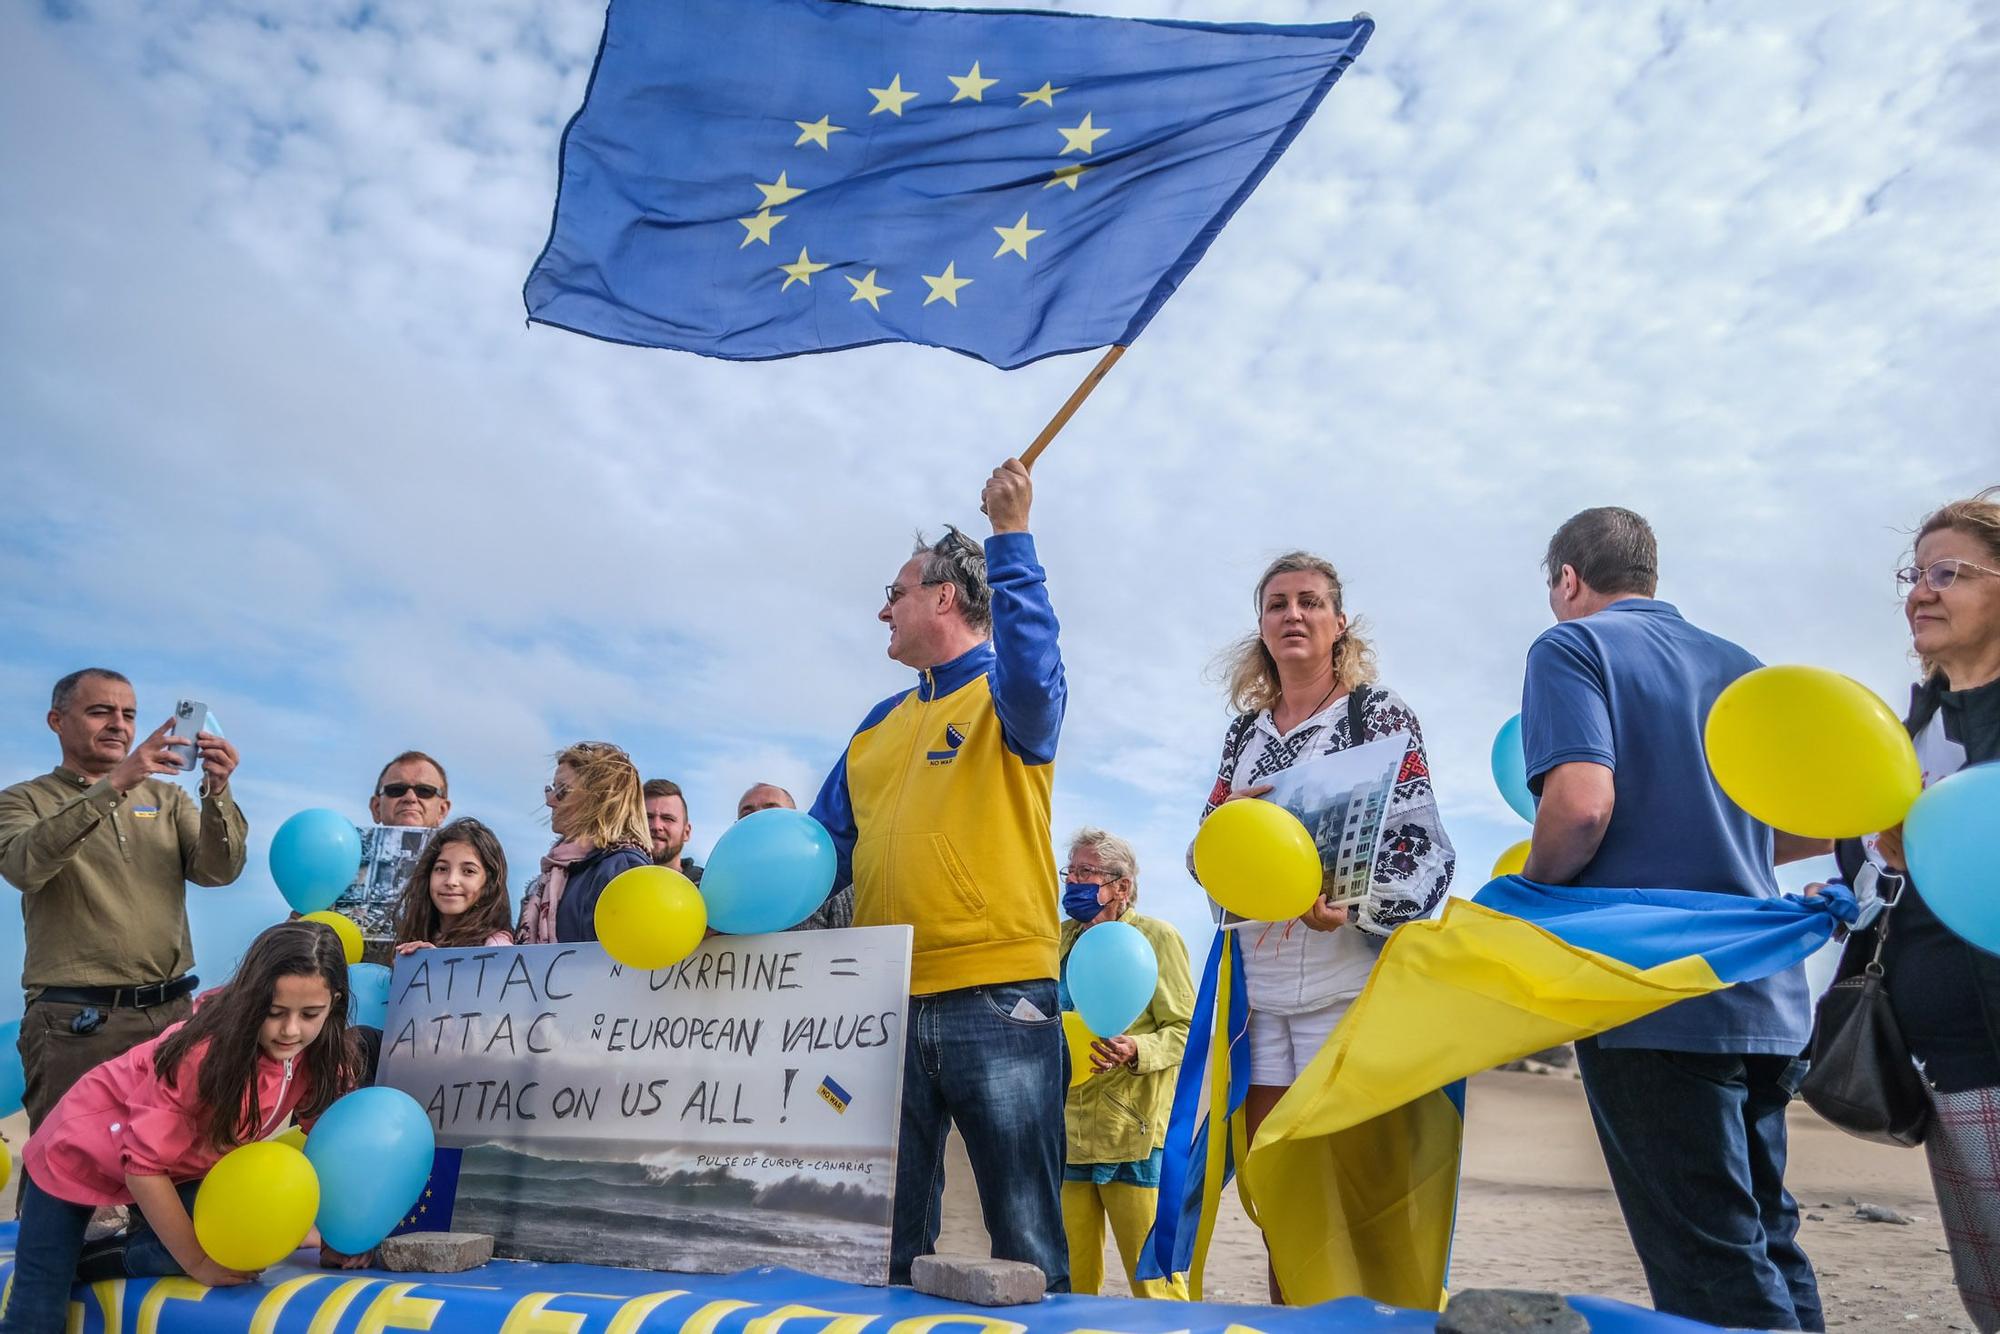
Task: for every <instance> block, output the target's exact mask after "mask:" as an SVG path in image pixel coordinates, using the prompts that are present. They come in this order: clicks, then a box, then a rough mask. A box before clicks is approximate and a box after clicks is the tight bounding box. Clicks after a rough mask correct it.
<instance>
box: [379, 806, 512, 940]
mask: <svg viewBox="0 0 2000 1334" xmlns="http://www.w3.org/2000/svg"><path fill="white" fill-rule="evenodd" d="M508 921H509V917H508V912H507V853H506V852H505V850H503V849H502V848H501V846H500V839H499V837H498V836H497V835H495V834H494V832H493V831H492V830H491V829H488V828H487V827H486V826H485V825H483V824H481V823H480V822H479V821H477V820H472V819H462V820H453V821H452V822H451V823H450V824H448V825H446V826H445V827H444V828H442V829H440V830H438V831H437V833H435V834H433V835H431V841H430V842H429V843H427V844H425V845H424V850H423V852H422V854H421V855H419V856H418V858H417V864H416V866H415V867H413V868H412V869H411V871H410V880H409V883H408V884H406V885H404V886H403V901H402V903H401V904H400V905H398V907H397V909H396V953H398V954H409V953H412V952H414V951H416V950H425V949H431V948H433V947H436V948H438V949H461V948H465V947H467V946H476V945H511V944H513V943H514V933H513V932H512V931H510V930H509V929H508V927H507V923H508Z"/></svg>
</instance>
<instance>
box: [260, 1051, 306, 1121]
mask: <svg viewBox="0 0 2000 1334" xmlns="http://www.w3.org/2000/svg"><path fill="white" fill-rule="evenodd" d="M297 1059H298V1058H297V1057H296V1056H287V1057H286V1058H285V1079H284V1082H283V1083H281V1084H279V1085H278V1100H277V1102H275V1103H273V1104H272V1105H271V1115H270V1116H269V1117H267V1118H266V1119H265V1121H264V1126H263V1128H262V1129H261V1130H259V1131H258V1132H257V1138H258V1139H266V1138H268V1137H269V1136H270V1134H271V1128H272V1127H273V1126H275V1125H277V1124H278V1118H279V1117H280V1116H282V1115H284V1106H285V1095H286V1094H287V1093H289V1092H291V1089H292V1062H293V1061H295V1060H297Z"/></svg>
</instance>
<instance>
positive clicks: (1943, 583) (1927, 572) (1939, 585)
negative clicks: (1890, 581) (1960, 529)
mask: <svg viewBox="0 0 2000 1334" xmlns="http://www.w3.org/2000/svg"><path fill="white" fill-rule="evenodd" d="M1966 570H1970V571H1972V572H1973V573H1974V574H1992V575H2000V570H1989V569H1987V568H1986V567H1985V566H1984V565H1975V564H1973V563H1972V562H1971V561H1969V560H1959V559H1957V558H1956V557H1954V558H1951V559H1948V560H1934V561H1932V562H1931V563H1930V564H1929V565H1906V566H1904V567H1903V568H1902V569H1900V570H1898V571H1896V586H1897V587H1898V588H1901V589H1903V590H1905V591H1909V590H1912V589H1914V588H1916V586H1917V585H1918V584H1920V583H1921V584H1922V585H1923V586H1924V587H1926V588H1928V589H1930V590H1931V592H1933V593H1942V592H1944V591H1945V589H1947V588H1950V587H1951V586H1952V585H1953V584H1955V583H1957V582H1958V576H1959V575H1960V573H1962V572H1963V571H1966Z"/></svg>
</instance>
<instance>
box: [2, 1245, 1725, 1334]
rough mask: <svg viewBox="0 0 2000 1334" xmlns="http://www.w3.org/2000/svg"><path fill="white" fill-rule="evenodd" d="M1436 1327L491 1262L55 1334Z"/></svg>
mask: <svg viewBox="0 0 2000 1334" xmlns="http://www.w3.org/2000/svg"><path fill="white" fill-rule="evenodd" d="M14 1228H15V1225H14V1224H12V1223H0V1282H4V1281H5V1280H6V1279H7V1278H9V1277H11V1275H12V1273H13V1256H12V1252H13V1249H14ZM669 1258H670V1257H664V1256H663V1257H662V1263H666V1262H667V1260H668V1259H669ZM1570 1302H1571V1304H1572V1305H1573V1306H1575V1307H1576V1308H1577V1310H1578V1311H1580V1312H1582V1313H1583V1314H1584V1316H1585V1317H1586V1318H1587V1319H1588V1320H1589V1321H1590V1327H1591V1329H1592V1330H1593V1331H1594V1334H1699V1332H1700V1331H1703V1330H1707V1329H1708V1328H1709V1327H1708V1326H1706V1325H1701V1324H1696V1323H1694V1322H1692V1321H1688V1320H1682V1319H1679V1318H1678V1317H1675V1316H1663V1315H1656V1314H1654V1313H1653V1312H1651V1311H1645V1310H1641V1309H1639V1308H1638V1307H1636V1306H1628V1305H1626V1304H1625V1303H1623V1302H1615V1301H1611V1300H1609V1299H1608V1298H1602V1297H1573V1298H1571V1299H1570ZM1436 1324H1437V1315H1436V1313H1435V1312H1432V1311H1399V1310H1395V1309H1393V1308H1391V1307H1386V1306H1382V1305H1379V1304H1377V1303H1375V1302H1369V1301H1362V1300H1360V1299H1359V1298H1351V1299H1349V1300H1346V1301H1340V1302H1334V1303H1331V1304H1329V1305H1325V1306H1319V1307H1314V1308H1311V1309H1308V1310H1290V1309H1285V1308H1273V1307H1268V1306H1216V1305H1202V1304H1198V1303H1189V1302H1148V1301H1134V1300H1132V1299H1129V1298H1122V1297H1074V1296H1051V1297H1050V1298H1048V1299H1047V1300H1046V1301H1042V1302H1037V1303H1035V1304H1033V1305H1030V1306H1008V1307H978V1306H964V1305H960V1304H958V1303H955V1302H947V1301H942V1300H940V1299H938V1298H936V1297H926V1296H923V1295H922V1294H921V1293H917V1292H913V1291H911V1290H910V1289H909V1288H869V1287H861V1286H859V1285H856V1284H852V1283H841V1282H838V1281H836V1280H834V1279H824V1278H814V1277H812V1276H811V1275H808V1274H801V1273H798V1272H796V1271H794V1270H790V1269H747V1270H744V1271H743V1272H742V1273H740V1274H727V1275H715V1274H702V1275H686V1274H669V1273H651V1272H648V1271H645V1270H637V1269H609V1268H604V1267H600V1266H596V1265H567V1264H563V1265H556V1264H515V1263H510V1262H507V1261H497V1262H495V1263H492V1264H488V1265H484V1266H482V1267H481V1268H478V1269H474V1270H471V1271H469V1272H467V1273H463V1274H435V1275H434V1274H391V1273H384V1272H381V1271H378V1270H363V1271H339V1272H334V1271H328V1270H323V1269H315V1268H308V1267H306V1266H304V1265H301V1264H298V1263H292V1264H286V1265H282V1266H279V1267H276V1268H273V1269H268V1270H266V1271H265V1272H264V1276H263V1278H262V1279H261V1280H260V1281H259V1282H257V1283H254V1284H249V1285H246V1286H243V1287H238V1288H215V1289H210V1288H204V1287H203V1286H202V1285H201V1284H199V1283H196V1282H195V1281H194V1280H192V1279H186V1278H161V1279H118V1280H114V1281H107V1282H103V1283H93V1284H91V1285H89V1286H88V1287H78V1288H77V1289H76V1291H75V1293H74V1295H73V1297H72V1300H71V1303H70V1320H69V1334H386V1331H390V1330H429V1331H431V1332H432V1334H492V1331H495V1330H500V1331H505V1334H863V1332H864V1331H865V1334H1112V1332H1114V1331H1115V1332H1116V1334H1177V1332H1178V1334H1419V1332H1420V1331H1429V1330H1432V1329H1434V1328H1435V1327H1436Z"/></svg>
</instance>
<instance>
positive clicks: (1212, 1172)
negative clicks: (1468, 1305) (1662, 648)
mask: <svg viewBox="0 0 2000 1334" xmlns="http://www.w3.org/2000/svg"><path fill="white" fill-rule="evenodd" d="M1852 915H1853V900H1852V899H1851V898H1850V897H1848V896H1847V895H1846V894H1845V893H1844V891H1840V890H1839V889H1838V888H1837V887H1836V888H1835V889H1833V890H1830V891H1829V892H1828V893H1827V894H1826V895H1823V896H1819V897H1815V898H1811V899H1806V898H1800V897H1796V896H1788V897H1785V898H1778V899H1763V900H1755V899H1742V898H1736V897H1733V896H1726V895H1720V894H1706V893H1699V892H1691V891H1686V890H1669V889H1576V888H1558V887H1553V886H1548V885H1537V884H1533V883H1531V882H1529V881H1527V880H1523V879H1521V878H1520V877H1518V876H1508V877H1505V878H1502V879H1499V880H1495V881H1493V882H1492V883H1491V884H1489V885H1487V886H1486V887H1485V888H1484V889H1482V890H1480V891H1479V893H1478V895H1477V896H1475V898H1474V899H1473V900H1471V901H1466V900H1462V899H1454V900H1450V901H1448V902H1447V904H1446V906H1445V910H1444V913H1443V914H1442V916H1440V917H1438V918H1436V919H1435V920H1431V921H1423V922H1413V923H1410V924H1409V925H1407V926H1404V927H1402V928H1401V929H1399V930H1398V931H1397V932H1396V933H1395V934H1394V935H1392V936H1391V937H1390V938H1389V940H1388V942H1387V943H1386V944H1385V945H1384V947H1383V950H1382V953H1381V956H1380V958H1378V959H1377V961H1376V964H1375V969H1374V972H1373V973H1372V974H1370V976H1369V980H1368V984H1367V986H1366V987H1365V988H1364V989H1363V991H1362V993H1361V995H1360V996H1359V997H1358V998H1357V999H1356V1000H1355V1002H1354V1004H1353V1006H1352V1007H1351V1008H1350V1009H1349V1010H1348V1013H1347V1017H1346V1018H1345V1019H1344V1020H1342V1022H1341V1024H1340V1027H1339V1028H1337V1029H1335V1030H1334V1033H1333V1035H1332V1037H1330V1038H1329V1039H1328V1040H1327V1043H1326V1046H1325V1047H1324V1048H1322V1049H1321V1051H1320V1053H1319V1055H1318V1056H1317V1057H1315V1058H1314V1060H1313V1062H1312V1064H1310V1065H1309V1066H1307V1067H1306V1069H1305V1071H1304V1072H1303V1073H1302V1074H1301V1075H1300V1076H1299V1078H1298V1080H1297V1082H1296V1083H1294V1084H1293V1085H1292V1088H1291V1091H1290V1092H1288V1093H1287V1094H1286V1095H1285V1096H1284V1098H1283V1099H1282V1100H1281V1101H1280V1102H1279V1103H1278V1105H1277V1107H1276V1108H1275V1109H1274V1110H1273V1111H1272V1113H1271V1115H1270V1117H1269V1118H1268V1119H1267V1120H1266V1121H1265V1122H1264V1124H1263V1126H1262V1127H1261V1128H1260V1130H1259V1132H1258V1135H1257V1142H1256V1143H1255V1144H1254V1145H1250V1146H1247V1149H1246V1145H1245V1143H1244V1138H1245V1137H1244V1134H1243V1122H1242V1110H1241V1109H1242V1105H1243V1099H1244V1097H1245V1095H1246V1094H1247V1091H1248V1087H1249V1064H1248V1059H1247V1052H1246V1051H1245V1050H1244V1042H1243V1031H1244V1026H1245V1023H1246V1021H1247V1015H1246V1014H1245V1012H1244V1008H1243V1006H1242V1004H1241V999H1240V998H1241V996H1242V984H1241V964H1240V963H1239V962H1237V960H1236V958H1235V953H1236V952H1235V946H1234V941H1233V940H1231V939H1230V933H1229V932H1219V933H1218V940H1217V942H1216V945H1215V948H1214V950H1213V951H1212V952H1211V954H1210V958H1209V966H1208V970H1207V974H1206V975H1205V976H1204V978H1203V983H1202V993H1201V998H1200V1000H1199V1002H1198V1003H1197V1006H1196V1010H1195V1016H1194V1021H1193V1024H1192V1025H1191V1027H1190V1030H1189V1035H1188V1059H1187V1064H1186V1065H1185V1066H1184V1067H1183V1068H1182V1071H1181V1079H1180V1084H1179V1086H1178V1088H1177V1090H1176V1097H1175V1102H1174V1111H1173V1117H1172V1119H1171V1120H1170V1122H1169V1125H1168V1139H1167V1154H1166V1162H1165V1163H1164V1165H1163V1169H1162V1174H1161V1183H1160V1216H1159V1218H1158V1220H1157V1221H1156V1223H1155V1226H1154V1230H1153V1235H1152V1237H1151V1238H1150V1239H1149V1241H1148V1244H1147V1249H1146V1252H1145V1254H1144V1256H1143V1257H1142V1266H1141V1273H1140V1276H1141V1277H1151V1276H1156V1275H1154V1274H1153V1273H1152V1271H1153V1270H1159V1271H1160V1272H1170V1271H1169V1270H1168V1269H1167V1266H1169V1265H1171V1266H1174V1267H1176V1268H1188V1269H1191V1270H1192V1272H1191V1273H1190V1275H1189V1290H1190V1293H1191V1294H1193V1293H1198V1292H1199V1283H1200V1269H1201V1263H1202V1260H1203V1258H1204V1257H1205V1254H1206V1251H1207V1242H1208V1237H1209V1235H1210V1232H1211V1231H1212V1229H1213V1227H1214V1222H1215V1216H1216V1210H1217V1208H1218V1207H1219V1204H1220V1197H1221V1188H1222V1185H1223V1183H1224V1182H1225V1181H1226V1180H1227V1178H1228V1176H1229V1174H1230V1173H1231V1172H1232V1171H1234V1170H1235V1169H1236V1168H1237V1166H1238V1165H1239V1164H1240V1165H1241V1167H1242V1179H1241V1181H1240V1182H1239V1191H1240V1192H1241V1194H1242V1196H1243V1202H1244V1207H1245V1209H1246V1211H1248V1213H1249V1214H1250V1217H1251V1218H1252V1219H1253V1220H1254V1221H1255V1222H1257V1224H1258V1225H1259V1226H1260V1227H1261V1228H1262V1229H1263V1231H1264V1236H1265V1239H1266V1241H1267V1242H1268V1244H1269V1246H1270V1250H1271V1263H1272V1266H1273V1268H1274V1269H1275V1270H1276V1272H1277V1276H1278V1283H1279V1287H1280V1288H1281V1289H1282V1290H1283V1292H1284V1294H1285V1299H1286V1300H1287V1301H1288V1302H1291V1303H1292V1304H1294V1305H1305V1304H1309V1303H1313V1302H1323V1301H1331V1300H1333V1299H1335V1298H1339V1297H1354V1296H1359V1297H1367V1298H1370V1299H1372V1300H1374V1301H1378V1302H1385V1303H1388V1304H1390V1305H1395V1306H1404V1307H1414V1308H1418V1309H1429V1310H1435V1309H1437V1308H1438V1307H1439V1306H1441V1305H1442V1303H1443V1300H1444V1291H1445V1277H1446V1271H1447V1267H1448V1264H1449V1261H1450V1257H1451V1231H1452V1222H1453V1218H1454V1215H1455V1213H1456V1210H1457V1204H1458V1167H1459V1153H1460V1149H1461V1146H1462V1144H1463V1141H1464V1113H1465V1097H1464V1080H1465V1078H1466V1077H1467V1076H1469V1075H1473V1074H1477V1073H1478V1072H1479V1071H1482V1070H1488V1069H1491V1068H1492V1067H1494V1066H1496V1065H1500V1064H1503V1063H1505V1062H1507V1061H1511V1060H1516V1059H1518V1058H1520V1057H1522V1056H1526V1055H1528V1054H1529V1053H1531V1052H1536V1051H1541V1050H1543V1049H1545V1048H1548V1047H1553V1046H1556V1045H1558V1044H1560V1043H1563V1042H1570V1041H1574V1040H1575V1039H1577V1038H1582V1037H1589V1036H1591V1035H1592V1034H1596V1033H1602V1032H1604V1031H1606V1030H1607V1029H1612V1028H1616V1027H1618V1026H1619V1025H1621V1024H1626V1023H1630V1022H1631V1021H1632V1020H1634V1019H1638V1018H1641V1017H1643V1016H1645V1015H1648V1014H1651V1013H1653V1012H1654V1011H1656V1010H1659V1009H1662V1008H1664V1007H1666V1006H1668V1005H1672V1004H1674V1003H1675V1002H1676V1001H1682V1000H1687V999H1689V998H1691V997H1695V996H1704V995H1707V994H1709V993H1710V992H1713V991H1718V990H1720V989H1722V988H1723V987H1726V986H1730V985H1732V984H1734V983H1737V982H1749V981H1754V980H1756V979H1758V978H1761V977H1768V976H1770V975H1771V974H1773V973H1778V972H1782V971H1784V970H1785V969H1787V968H1792V967H1796V966H1797V965H1799V964H1800V963H1802V962H1804V961H1805V959H1806V958H1807V956H1809V955H1811V954H1812V953H1813V952H1814V951H1815V950H1817V949H1819V948H1820V947H1821V946H1822V945H1824V944H1826V942H1827V941H1828V940H1830V939H1831V938H1832V936H1833V933H1834V931H1835V929H1836V928H1837V926H1838V925H1839V922H1838V920H1837V918H1842V917H1845V918H1849V919H1851V917H1852ZM1211 1031H1212V1032H1213V1037H1211V1036H1210V1033H1211ZM1198 1052H1199V1054H1200V1058H1198V1055H1197V1053H1198ZM1204 1060H1205V1062H1206V1068H1205V1069H1204V1068H1203V1066H1204ZM1204 1078H1206V1081H1207V1084H1208V1089H1207V1093H1206V1096H1204V1093H1203V1089H1202V1084H1203V1081H1204ZM1225 1124H1226V1125H1227V1126H1228V1127H1229V1130H1228V1133H1220V1134H1214V1135H1211V1134H1210V1133H1209V1128H1210V1126H1222V1125H1225Z"/></svg>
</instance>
